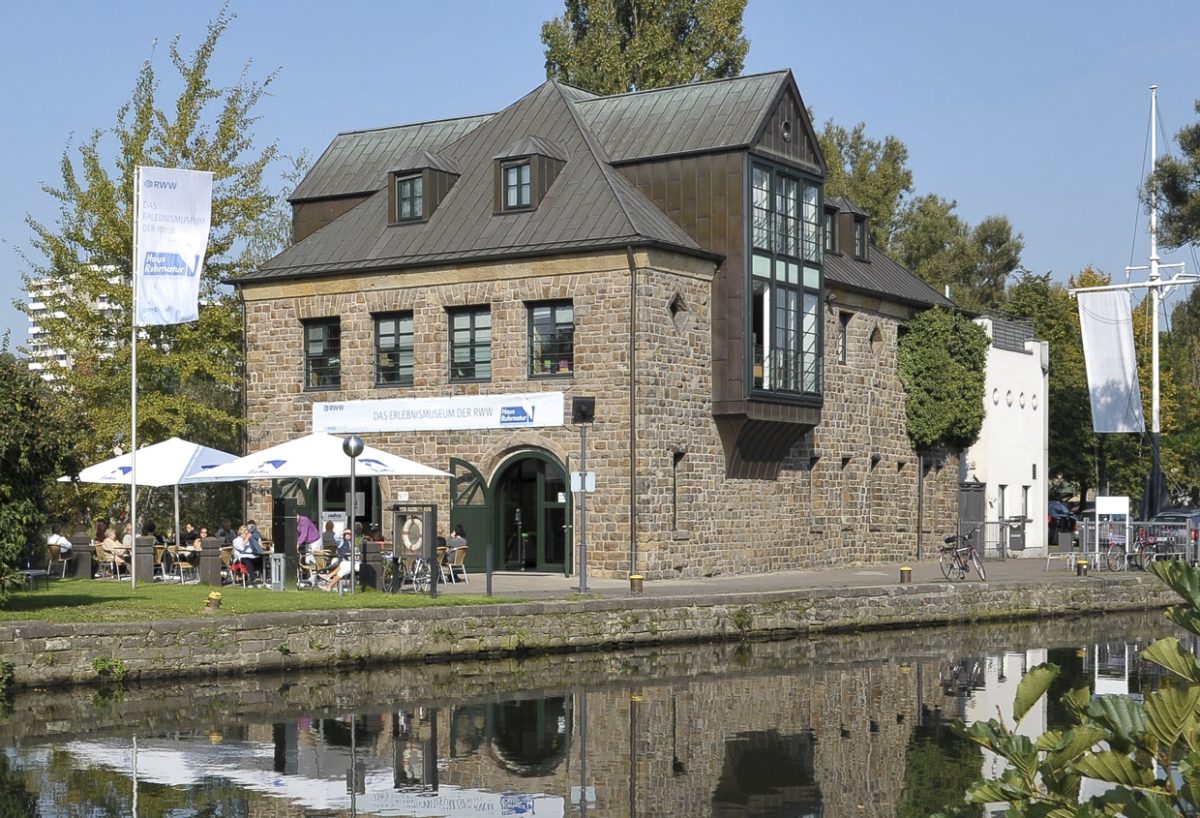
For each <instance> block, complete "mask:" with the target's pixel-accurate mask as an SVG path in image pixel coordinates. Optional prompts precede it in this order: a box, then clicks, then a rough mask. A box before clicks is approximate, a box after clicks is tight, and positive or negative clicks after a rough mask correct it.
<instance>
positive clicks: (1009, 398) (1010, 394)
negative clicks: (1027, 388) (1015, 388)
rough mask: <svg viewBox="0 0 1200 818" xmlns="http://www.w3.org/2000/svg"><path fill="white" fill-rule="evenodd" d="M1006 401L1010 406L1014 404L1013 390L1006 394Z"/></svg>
mask: <svg viewBox="0 0 1200 818" xmlns="http://www.w3.org/2000/svg"><path fill="white" fill-rule="evenodd" d="M1004 402H1005V403H1007V404H1008V405H1009V406H1012V392H1009V393H1008V394H1006V395H1005V396H1004Z"/></svg>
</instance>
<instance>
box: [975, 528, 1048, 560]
mask: <svg viewBox="0 0 1200 818" xmlns="http://www.w3.org/2000/svg"><path fill="white" fill-rule="evenodd" d="M1029 525H1032V523H1025V524H1024V525H1023V524H1022V523H1021V522H1013V521H1009V520H980V521H975V522H972V521H968V520H962V521H960V522H959V524H958V533H959V534H960V535H965V536H966V537H967V539H969V540H970V541H971V544H972V545H974V546H975V550H976V551H977V552H979V555H980V556H981V557H983V558H984V559H1005V558H1007V557H1008V556H1010V555H1011V554H1012V552H1013V551H1014V550H1019V549H1014V548H1013V546H1014V545H1019V546H1020V548H1021V549H1023V548H1024V542H1025V540H1024V537H1025V531H1026V528H1025V527H1026V526H1029Z"/></svg>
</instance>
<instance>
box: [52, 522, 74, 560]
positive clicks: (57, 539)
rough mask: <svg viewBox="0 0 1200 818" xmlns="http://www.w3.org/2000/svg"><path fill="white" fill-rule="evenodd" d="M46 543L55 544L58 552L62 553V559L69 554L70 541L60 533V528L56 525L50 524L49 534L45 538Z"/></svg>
mask: <svg viewBox="0 0 1200 818" xmlns="http://www.w3.org/2000/svg"><path fill="white" fill-rule="evenodd" d="M46 545H57V546H58V553H60V554H62V556H63V559H66V558H67V557H69V556H71V541H70V540H68V539H67V538H66V537H64V536H63V535H62V529H61V528H60V527H59V526H57V525H53V526H50V536H49V537H47V538H46Z"/></svg>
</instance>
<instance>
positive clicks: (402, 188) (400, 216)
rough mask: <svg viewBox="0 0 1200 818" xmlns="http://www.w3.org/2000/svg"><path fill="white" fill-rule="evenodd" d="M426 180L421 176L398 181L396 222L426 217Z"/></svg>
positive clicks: (403, 178)
mask: <svg viewBox="0 0 1200 818" xmlns="http://www.w3.org/2000/svg"><path fill="white" fill-rule="evenodd" d="M424 205H425V180H424V179H423V178H422V177H420V176H408V177H402V178H399V179H397V180H396V221H398V222H406V221H409V220H410V219H421V218H424V216H425V206H424Z"/></svg>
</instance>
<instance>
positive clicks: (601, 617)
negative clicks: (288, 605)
mask: <svg viewBox="0 0 1200 818" xmlns="http://www.w3.org/2000/svg"><path fill="white" fill-rule="evenodd" d="M1175 600H1177V597H1175V596H1174V594H1173V593H1172V592H1171V591H1169V590H1168V589H1166V588H1165V587H1164V586H1163V584H1162V583H1160V582H1158V581H1157V580H1155V579H1154V578H1153V577H1143V576H1127V577H1121V578H1117V579H1109V578H1099V577H1094V578H1088V579H1084V580H1082V581H1080V582H1076V583H1071V584H1070V585H1069V586H1067V585H1062V584H1048V585H1045V586H1041V585H1026V584H1012V585H1001V584H990V585H989V584H982V583H964V584H960V585H950V584H947V583H929V584H919V585H900V586H880V587H871V588H850V589H847V588H839V589H823V590H811V589H810V590H803V591H790V592H789V591H782V592H774V593H754V594H726V595H715V596H710V597H706V598H704V599H686V598H681V597H653V596H645V597H621V598H608V599H587V600H578V601H548V602H525V603H512V604H498V605H480V606H466V607H455V608H422V609H403V610H398V609H389V610H355V611H324V612H304V613H289V614H255V615H240V616H225V615H222V614H220V613H219V612H218V613H215V614H213V615H211V616H208V617H205V618H202V619H194V620H175V621H170V622H155V623H148V624H146V625H144V626H143V625H141V624H140V623H94V624H74V625H70V624H68V625H64V624H58V623H40V622H39V623H25V624H11V625H4V626H0V657H2V660H3V661H5V662H7V663H9V664H11V665H12V669H13V680H14V682H15V684H16V685H18V686H35V685H52V684H69V683H94V682H96V681H97V680H98V678H99V677H100V675H101V673H100V670H98V668H110V669H111V668H113V667H114V666H120V667H122V668H123V669H124V671H125V673H126V679H128V680H133V681H136V680H143V679H163V678H185V677H195V676H209V675H217V674H243V673H253V672H271V671H287V670H293V669H300V668H331V667H338V666H342V667H364V666H372V665H382V664H387V663H393V662H427V661H446V660H454V659H465V658H479V657H491V656H504V655H513V654H516V655H522V654H536V653H550V652H566V651H579V650H605V649H609V648H612V647H615V646H619V645H649V644H667V643H677V642H696V641H706V640H731V639H769V638H782V637H789V636H797V635H804V634H809V633H820V632H829V631H856V630H871V629H879V628H898V627H912V626H917V625H930V624H939V623H961V622H971V621H987V620H1004V619H1020V618H1037V617H1053V616H1062V615H1073V614H1080V613H1101V612H1106V611H1128V610H1142V609H1150V608H1159V607H1164V606H1166V605H1168V604H1170V603H1171V602H1172V601H1175Z"/></svg>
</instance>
